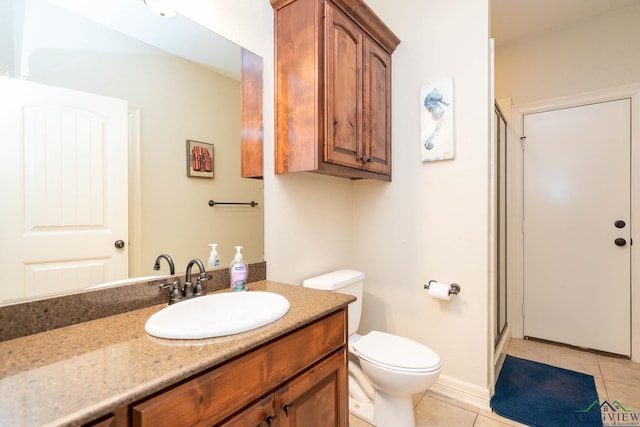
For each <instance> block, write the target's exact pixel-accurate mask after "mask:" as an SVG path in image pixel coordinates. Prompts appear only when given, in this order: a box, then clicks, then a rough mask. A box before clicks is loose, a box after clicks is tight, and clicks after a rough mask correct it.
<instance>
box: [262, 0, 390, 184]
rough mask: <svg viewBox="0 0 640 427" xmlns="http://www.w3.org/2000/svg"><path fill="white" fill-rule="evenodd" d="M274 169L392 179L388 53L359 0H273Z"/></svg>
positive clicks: (382, 30) (384, 31) (376, 23)
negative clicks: (274, 65) (274, 73)
mask: <svg viewBox="0 0 640 427" xmlns="http://www.w3.org/2000/svg"><path fill="white" fill-rule="evenodd" d="M271 5H272V6H273V8H274V10H275V45H276V47H275V57H276V59H275V61H276V70H275V72H276V76H275V78H276V153H275V159H276V165H275V168H276V173H278V174H282V173H289V172H302V171H313V172H319V173H326V174H330V175H335V176H342V177H348V178H372V179H379V180H384V181H390V180H391V54H392V53H393V51H394V50H395V48H396V47H397V45H398V43H399V42H400V40H399V39H398V38H397V37H396V36H395V35H394V34H393V33H392V32H391V30H389V28H387V27H386V25H385V24H384V23H383V22H382V21H380V19H379V18H378V17H377V16H376V15H375V14H374V13H373V12H372V11H371V10H370V9H369V8H368V7H367V6H366V4H365V3H364V2H363V1H361V0H271Z"/></svg>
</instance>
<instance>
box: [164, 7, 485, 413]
mask: <svg viewBox="0 0 640 427" xmlns="http://www.w3.org/2000/svg"><path fill="white" fill-rule="evenodd" d="M178 3H179V4H178ZM197 3H198V2H197V1H196V0H190V1H189V2H177V1H176V7H177V8H178V10H179V11H182V12H184V13H185V14H187V16H190V17H191V18H192V19H196V20H199V21H200V22H201V23H203V24H205V25H207V26H209V27H210V28H213V29H215V30H216V31H217V32H219V33H221V34H222V35H224V36H226V37H228V38H230V39H231V40H233V41H236V42H238V43H240V44H242V45H244V46H245V47H247V48H249V49H251V50H253V51H254V52H255V53H257V54H259V55H261V56H262V57H263V58H264V60H265V210H266V215H265V235H266V242H265V244H266V259H267V266H268V269H267V272H268V273H267V274H268V278H269V279H271V280H282V281H285V282H290V283H301V281H302V280H303V279H304V278H306V277H309V276H311V275H314V274H317V273H321V272H325V271H329V270H331V269H335V268H357V269H361V270H362V271H364V272H365V273H366V275H367V279H366V284H365V289H366V295H365V298H366V299H365V314H364V316H363V323H362V326H361V331H362V332H366V331H368V330H370V329H372V328H377V329H381V330H386V331H390V332H394V333H398V334H402V335H405V336H408V337H411V338H414V339H416V340H418V341H420V342H422V343H425V344H427V345H428V346H430V347H431V348H433V349H434V350H435V351H437V352H438V353H439V354H440V356H441V357H442V363H443V367H444V370H443V375H442V377H441V381H443V382H444V383H446V385H447V386H448V387H451V388H457V392H460V393H464V392H466V393H468V394H469V395H471V396H470V398H469V399H470V400H473V401H482V399H485V400H486V399H487V398H488V391H487V390H488V386H487V384H488V375H489V367H488V366H489V363H488V359H489V352H490V350H489V349H490V347H491V344H490V341H491V340H490V338H489V337H490V332H489V326H488V322H489V320H488V319H489V313H488V309H487V307H488V298H489V294H488V280H489V279H488V277H489V271H488V263H489V261H488V257H489V252H488V247H489V244H488V235H489V233H488V229H487V224H488V206H489V202H488V200H489V191H488V176H489V162H488V159H489V128H488V126H489V118H490V109H489V105H490V102H489V85H488V79H489V74H488V69H489V64H488V1H478V0H459V1H455V2H440V1H433V0H432V1H424V0H405V1H403V5H402V7H397V4H395V3H394V2H390V1H387V0H368V1H367V3H368V4H369V5H370V7H371V8H372V9H373V10H374V11H375V12H376V13H377V14H378V15H379V16H380V17H381V18H382V19H383V20H384V21H386V23H387V24H388V25H389V26H390V28H391V29H392V30H394V32H396V34H397V35H398V36H399V37H400V39H401V40H402V42H401V44H400V46H399V47H398V49H397V51H396V53H395V54H394V57H393V182H392V183H390V184H389V183H380V182H373V181H350V180H346V179H340V178H332V177H326V176H319V175H313V174H297V175H295V174H293V175H285V176H274V175H273V37H272V33H273V13H272V11H271V7H270V4H269V2H268V1H267V0H241V1H234V2H227V1H223V0H216V1H210V2H207V3H206V5H203V4H202V3H200V4H199V5H198V4H197ZM444 77H453V78H454V85H455V93H456V96H455V114H456V117H455V134H456V158H455V160H452V161H445V162H437V163H431V164H422V163H421V162H420V151H419V111H420V110H419V106H420V100H419V88H420V86H421V85H422V84H425V83H427V82H429V81H430V80H435V79H440V78H444ZM430 279H438V280H441V281H448V282H457V283H459V284H460V285H461V287H462V292H461V294H460V295H459V296H458V297H454V298H453V300H452V301H450V302H448V303H446V302H440V301H435V300H432V299H430V298H428V296H427V294H426V292H425V291H424V290H423V285H424V284H425V283H426V282H428V281H429V280H430ZM462 390H464V391H462ZM485 403H486V402H485Z"/></svg>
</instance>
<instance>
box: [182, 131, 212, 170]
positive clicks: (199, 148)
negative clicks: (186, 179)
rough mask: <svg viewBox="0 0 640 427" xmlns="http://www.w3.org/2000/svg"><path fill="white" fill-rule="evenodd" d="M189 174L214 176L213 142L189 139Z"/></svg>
mask: <svg viewBox="0 0 640 427" xmlns="http://www.w3.org/2000/svg"><path fill="white" fill-rule="evenodd" d="M187 176H194V177H199V178H213V144H207V143H206V142H198V141H193V140H191V139H188V140H187Z"/></svg>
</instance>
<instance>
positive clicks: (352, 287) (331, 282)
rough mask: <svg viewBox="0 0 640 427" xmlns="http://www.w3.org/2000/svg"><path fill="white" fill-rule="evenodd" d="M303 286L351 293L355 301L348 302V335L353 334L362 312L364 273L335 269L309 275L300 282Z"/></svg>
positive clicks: (358, 324)
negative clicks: (317, 274) (318, 274)
mask: <svg viewBox="0 0 640 427" xmlns="http://www.w3.org/2000/svg"><path fill="white" fill-rule="evenodd" d="M302 286H304V287H305V288H313V289H322V290H325V291H333V292H340V293H342V294H348V295H353V296H354V297H356V298H357V299H356V301H354V302H352V303H351V304H349V308H348V313H349V335H352V334H355V333H356V331H357V330H358V326H360V314H361V313H362V292H363V288H364V273H362V272H361V271H356V270H336V271H332V272H331V273H326V274H321V275H320V276H315V277H311V278H309V279H306V280H304V281H303V282H302Z"/></svg>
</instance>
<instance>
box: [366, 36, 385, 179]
mask: <svg viewBox="0 0 640 427" xmlns="http://www.w3.org/2000/svg"><path fill="white" fill-rule="evenodd" d="M364 49H365V50H364V52H365V53H364V72H363V75H364V77H363V78H364V94H363V95H364V103H363V106H364V114H363V120H362V128H363V145H364V147H363V150H364V168H365V169H366V170H369V171H371V172H377V173H382V174H387V175H388V174H390V173H391V55H390V54H389V53H387V52H386V51H385V50H384V49H382V47H380V45H378V44H377V43H376V42H375V41H373V40H371V39H369V38H367V39H365V41H364Z"/></svg>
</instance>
